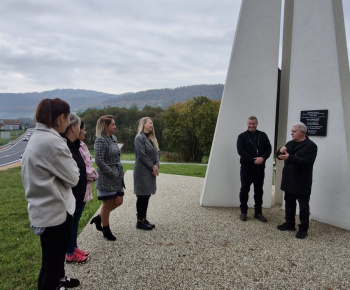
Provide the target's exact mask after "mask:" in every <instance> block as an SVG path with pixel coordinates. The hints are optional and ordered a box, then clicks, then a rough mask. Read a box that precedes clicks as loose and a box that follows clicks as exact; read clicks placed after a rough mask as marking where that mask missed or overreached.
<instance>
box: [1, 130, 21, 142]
mask: <svg viewBox="0 0 350 290" xmlns="http://www.w3.org/2000/svg"><path fill="white" fill-rule="evenodd" d="M1 132H9V133H10V139H3V138H1ZM23 133H24V130H13V131H0V146H2V145H5V144H7V143H9V142H10V141H12V140H15V139H17V138H18V137H19V136H21V135H22V134H23Z"/></svg>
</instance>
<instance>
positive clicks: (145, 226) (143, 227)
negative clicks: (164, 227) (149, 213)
mask: <svg viewBox="0 0 350 290" xmlns="http://www.w3.org/2000/svg"><path fill="white" fill-rule="evenodd" d="M136 228H137V229H139V230H146V231H150V230H152V229H153V227H152V226H150V225H148V224H147V223H145V219H142V220H137V223H136Z"/></svg>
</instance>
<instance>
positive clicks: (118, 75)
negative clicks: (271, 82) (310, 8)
mask: <svg viewBox="0 0 350 290" xmlns="http://www.w3.org/2000/svg"><path fill="white" fill-rule="evenodd" d="M345 2H346V1H345ZM240 5H241V1H240V0H201V1H194V0H177V1H174V0H138V1H133V0H118V1H111V0H109V1H98V0H77V1H69V0H61V1H56V2H55V1H44V0H33V1H25V0H3V1H1V2H0V9H1V12H2V17H1V18H0V63H1V66H0V84H1V85H0V92H30V91H45V90H51V89H56V88H75V89H76V88H80V89H91V90H97V91H103V92H108V93H116V94H119V93H124V92H130V91H131V92H136V91H139V90H146V89H155V88H174V87H178V86H185V85H193V84H204V83H206V84H213V83H224V82H225V78H226V72H227V68H228V62H229V58H230V53H231V49H232V43H233V38H234V32H235V26H236V23H237V18H238V14H239V9H240ZM349 9H350V4H348V3H344V11H345V21H346V27H349V25H350V22H349V20H348V18H347V16H348V14H347V11H349Z"/></svg>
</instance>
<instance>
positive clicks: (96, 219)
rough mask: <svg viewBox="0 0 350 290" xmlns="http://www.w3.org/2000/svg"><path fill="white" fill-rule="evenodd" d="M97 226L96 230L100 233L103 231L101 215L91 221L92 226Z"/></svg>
mask: <svg viewBox="0 0 350 290" xmlns="http://www.w3.org/2000/svg"><path fill="white" fill-rule="evenodd" d="M93 223H94V224H95V226H96V230H98V231H100V232H101V231H102V225H101V217H100V216H99V215H97V216H95V217H94V218H93V219H92V220H91V221H90V225H92V224H93Z"/></svg>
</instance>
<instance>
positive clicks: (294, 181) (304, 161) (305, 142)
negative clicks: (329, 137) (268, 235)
mask: <svg viewBox="0 0 350 290" xmlns="http://www.w3.org/2000/svg"><path fill="white" fill-rule="evenodd" d="M306 131H307V128H306V126H305V124H304V123H301V122H298V123H295V124H294V125H293V126H292V130H291V135H292V140H291V141H289V142H288V143H287V144H286V145H285V146H283V147H281V148H280V149H278V151H277V153H276V157H277V158H278V159H279V160H283V161H284V167H283V171H282V182H281V190H283V191H284V200H285V208H286V222H285V223H284V224H281V225H279V226H277V229H278V230H280V231H295V211H296V201H298V203H299V209H300V213H299V218H300V225H299V231H298V232H297V234H296V237H297V238H298V239H304V238H306V236H307V231H308V229H309V214H310V206H309V201H310V195H311V185H312V170H313V166H314V162H315V159H316V156H317V145H316V144H315V143H314V142H312V141H311V140H310V139H309V138H308V137H307V136H306Z"/></svg>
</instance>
